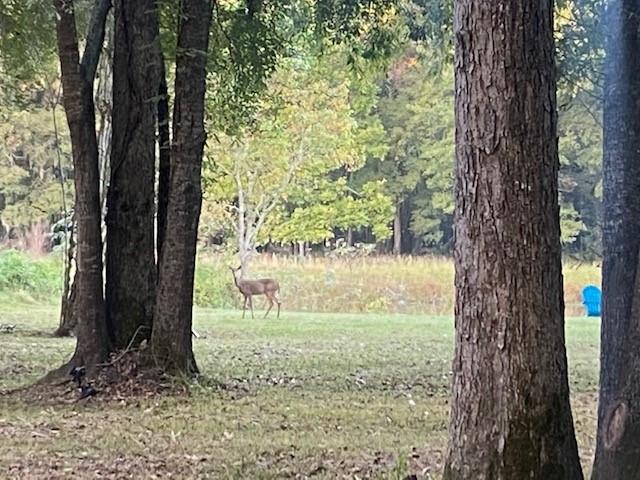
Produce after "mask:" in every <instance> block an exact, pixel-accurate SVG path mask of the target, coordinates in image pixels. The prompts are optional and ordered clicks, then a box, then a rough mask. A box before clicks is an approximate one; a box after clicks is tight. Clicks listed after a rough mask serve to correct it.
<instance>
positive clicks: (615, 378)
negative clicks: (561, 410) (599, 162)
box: [592, 0, 640, 480]
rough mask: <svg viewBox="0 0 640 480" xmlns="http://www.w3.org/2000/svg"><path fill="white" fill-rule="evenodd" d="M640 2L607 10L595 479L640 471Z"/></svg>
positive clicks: (619, 479)
mask: <svg viewBox="0 0 640 480" xmlns="http://www.w3.org/2000/svg"><path fill="white" fill-rule="evenodd" d="M639 17H640V5H639V3H638V2H637V1H635V0H634V1H630V0H615V1H612V2H610V4H609V8H608V11H607V29H606V31H607V32H608V38H607V52H606V55H607V57H606V65H605V88H604V91H605V99H604V158H603V163H604V165H603V173H604V181H603V185H604V222H603V254H604V259H603V268H602V282H603V311H602V327H601V356H600V395H599V405H598V437H597V445H596V455H595V461H594V466H593V474H592V478H593V479H598V480H608V479H615V480H626V479H636V478H638V475H639V474H638V472H640V419H639V418H640V417H639V416H640V403H639V402H640V283H639V282H640V278H638V262H639V261H640V256H639V255H638V251H639V249H640V196H639V195H638V192H640V58H639V57H638V55H637V52H638V48H640V36H639V33H638V28H639V27H640V25H639V23H640V22H639Z"/></svg>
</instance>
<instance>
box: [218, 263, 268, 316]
mask: <svg viewBox="0 0 640 480" xmlns="http://www.w3.org/2000/svg"><path fill="white" fill-rule="evenodd" d="M229 269H230V270H231V273H233V281H234V282H235V284H236V287H237V288H238V290H240V293H241V294H242V295H243V296H244V305H243V306H242V318H244V315H245V312H246V310H247V303H249V307H250V308H251V318H254V316H253V301H252V297H253V296H254V295H264V296H265V297H266V298H267V300H268V302H269V308H268V309H267V312H266V313H265V314H264V318H267V315H269V312H270V311H271V309H272V308H273V304H274V303H275V304H276V305H278V314H277V318H280V299H279V298H278V291H279V290H280V285H279V284H278V282H277V281H276V280H274V279H273V278H260V279H257V280H244V279H242V278H238V272H239V271H240V267H238V268H233V267H229Z"/></svg>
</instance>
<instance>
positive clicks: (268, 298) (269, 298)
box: [264, 294, 273, 318]
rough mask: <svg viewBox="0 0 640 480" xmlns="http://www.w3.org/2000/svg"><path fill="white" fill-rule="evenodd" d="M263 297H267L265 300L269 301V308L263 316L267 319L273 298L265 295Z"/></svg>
mask: <svg viewBox="0 0 640 480" xmlns="http://www.w3.org/2000/svg"><path fill="white" fill-rule="evenodd" d="M265 297H267V300H269V308H268V309H267V313H265V314H264V318H267V315H269V312H270V311H271V309H272V308H273V298H271V296H270V295H267V294H265Z"/></svg>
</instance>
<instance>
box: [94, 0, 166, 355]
mask: <svg viewBox="0 0 640 480" xmlns="http://www.w3.org/2000/svg"><path fill="white" fill-rule="evenodd" d="M114 14H115V26H114V29H115V30H114V53H113V122H112V123H113V136H112V148H111V180H110V183H109V190H108V194H107V255H106V259H107V260H106V261H107V275H106V277H107V278H106V280H107V282H106V304H107V321H108V324H109V329H110V334H111V336H112V341H113V343H114V347H115V348H126V347H127V346H128V345H129V344H130V342H131V340H132V338H133V337H134V336H136V339H135V342H134V344H135V343H136V342H140V341H142V340H143V339H144V338H148V336H149V335H150V333H151V325H152V320H153V304H154V298H155V285H156V263H155V238H154V220H155V218H154V217H155V212H154V210H155V189H154V186H155V145H156V139H155V131H156V111H157V110H156V108H157V105H156V101H157V97H158V89H159V82H158V78H159V74H160V68H159V52H158V49H159V39H158V9H157V6H156V1H155V0H137V1H135V2H131V1H127V0H116V1H115V2H114Z"/></svg>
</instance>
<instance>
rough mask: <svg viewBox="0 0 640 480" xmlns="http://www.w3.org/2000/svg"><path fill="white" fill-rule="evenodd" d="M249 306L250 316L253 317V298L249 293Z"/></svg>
mask: <svg viewBox="0 0 640 480" xmlns="http://www.w3.org/2000/svg"><path fill="white" fill-rule="evenodd" d="M249 306H250V307H251V318H252V319H254V318H255V317H254V316H253V298H251V295H249Z"/></svg>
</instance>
